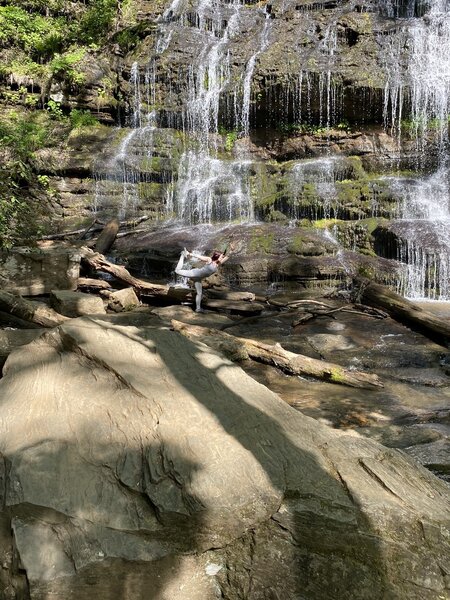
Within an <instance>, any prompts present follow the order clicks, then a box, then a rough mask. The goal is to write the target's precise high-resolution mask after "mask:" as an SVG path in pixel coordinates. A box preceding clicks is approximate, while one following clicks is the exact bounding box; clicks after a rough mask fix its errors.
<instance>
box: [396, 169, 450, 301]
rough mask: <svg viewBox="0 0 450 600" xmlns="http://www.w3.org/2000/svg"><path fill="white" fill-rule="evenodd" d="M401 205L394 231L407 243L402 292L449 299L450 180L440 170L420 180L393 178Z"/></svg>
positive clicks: (402, 251)
mask: <svg viewBox="0 0 450 600" xmlns="http://www.w3.org/2000/svg"><path fill="white" fill-rule="evenodd" d="M390 186H391V189H392V191H393V193H394V195H395V196H396V197H397V198H398V202H399V220H397V221H395V222H394V223H393V225H392V231H393V233H395V234H396V235H397V236H398V237H399V238H401V239H402V240H404V243H403V245H402V246H401V248H400V260H402V261H403V262H405V263H406V270H405V271H404V272H403V274H402V276H401V278H400V281H399V286H398V287H399V291H401V292H402V293H404V294H405V295H406V296H408V297H413V298H417V299H425V298H428V299H430V300H447V299H448V298H450V280H449V277H450V252H449V250H450V181H449V171H448V169H446V168H441V169H439V170H438V171H437V172H436V173H434V174H433V175H431V176H429V177H423V178H420V179H414V178H409V179H406V180H405V179H401V178H392V179H391V181H390Z"/></svg>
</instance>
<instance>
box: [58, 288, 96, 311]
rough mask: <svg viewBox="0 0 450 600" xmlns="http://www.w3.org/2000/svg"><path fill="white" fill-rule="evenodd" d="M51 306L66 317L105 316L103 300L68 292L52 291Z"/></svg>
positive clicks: (89, 295)
mask: <svg viewBox="0 0 450 600" xmlns="http://www.w3.org/2000/svg"><path fill="white" fill-rule="evenodd" d="M50 304H51V306H52V307H53V308H54V309H55V310H56V311H57V312H59V313H60V314H62V315H65V316H66V317H80V316H83V315H96V314H105V312H106V311H105V307H104V305H103V300H102V299H101V298H100V297H99V296H93V295H91V294H84V293H83V292H72V291H69V290H53V291H52V293H51V295H50Z"/></svg>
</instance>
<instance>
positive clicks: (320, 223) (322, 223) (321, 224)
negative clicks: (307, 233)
mask: <svg viewBox="0 0 450 600" xmlns="http://www.w3.org/2000/svg"><path fill="white" fill-rule="evenodd" d="M340 222H341V221H339V219H319V220H317V221H313V222H312V226H313V227H316V228H317V229H328V227H333V225H337V224H338V223H340Z"/></svg>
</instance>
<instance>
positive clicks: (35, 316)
mask: <svg viewBox="0 0 450 600" xmlns="http://www.w3.org/2000/svg"><path fill="white" fill-rule="evenodd" d="M0 310H1V311H3V312H6V313H10V314H12V315H14V316H15V317H19V319H23V320H24V321H30V322H31V323H35V324H36V325H41V326H42V327H56V326H57V325H60V324H61V323H63V322H64V321H66V320H67V317H64V316H63V315H60V314H59V313H57V312H55V311H54V310H53V309H52V308H49V307H48V306H45V305H44V304H39V303H37V302H30V301H29V300H24V299H23V298H22V297H21V296H16V295H14V294H10V293H9V292H2V291H0Z"/></svg>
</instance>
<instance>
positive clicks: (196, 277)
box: [175, 248, 229, 312]
mask: <svg viewBox="0 0 450 600" xmlns="http://www.w3.org/2000/svg"><path fill="white" fill-rule="evenodd" d="M225 253H226V250H224V252H219V251H218V250H214V252H213V253H212V255H211V256H201V255H199V254H195V253H192V252H188V251H187V250H186V248H185V249H184V250H183V251H182V253H181V256H180V260H179V261H178V264H177V266H176V267H175V273H176V274H177V275H181V276H182V277H188V278H189V279H191V280H192V281H193V282H194V286H195V291H196V296H195V312H203V310H202V307H201V302H202V293H203V286H202V279H206V277H209V276H210V275H212V274H213V273H216V271H217V269H218V268H219V266H220V265H223V263H224V262H225V261H227V260H228V258H229V257H228V256H225ZM190 257H192V258H195V259H198V260H201V261H203V262H204V263H206V264H205V266H204V267H200V268H197V269H183V263H184V260H185V259H186V258H190Z"/></svg>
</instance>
